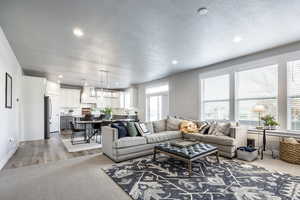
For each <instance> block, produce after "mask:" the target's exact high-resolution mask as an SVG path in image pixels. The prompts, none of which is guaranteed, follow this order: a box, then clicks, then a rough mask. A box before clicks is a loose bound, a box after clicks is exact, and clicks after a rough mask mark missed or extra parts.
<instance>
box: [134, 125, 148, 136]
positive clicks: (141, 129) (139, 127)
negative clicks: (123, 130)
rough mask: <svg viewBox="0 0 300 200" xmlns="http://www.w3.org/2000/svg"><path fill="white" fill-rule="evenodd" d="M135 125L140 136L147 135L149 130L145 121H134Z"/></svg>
mask: <svg viewBox="0 0 300 200" xmlns="http://www.w3.org/2000/svg"><path fill="white" fill-rule="evenodd" d="M134 124H135V127H136V128H137V130H138V132H139V133H140V135H141V136H145V135H149V134H151V132H150V131H149V130H148V128H147V126H146V124H145V123H142V122H135V123H134Z"/></svg>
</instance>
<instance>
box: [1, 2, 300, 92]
mask: <svg viewBox="0 0 300 200" xmlns="http://www.w3.org/2000/svg"><path fill="white" fill-rule="evenodd" d="M203 6H205V7H207V8H208V10H209V13H208V15H206V16H199V15H197V13H196V10H197V9H198V8H199V7H203ZM298 19H300V1H299V0H288V1H287V0H276V1H275V0H247V1H246V0H226V1H225V0H51V1H50V0H0V25H1V27H2V29H3V30H4V32H5V33H6V36H7V38H8V40H9V42H10V44H11V46H12V48H13V50H14V52H15V54H16V56H17V58H18V60H19V62H20V64H21V66H22V67H23V68H24V69H26V70H32V71H38V72H42V73H44V74H46V75H47V76H48V78H49V79H51V80H54V81H56V80H57V76H58V74H63V75H64V78H63V79H62V82H63V83H67V84H77V85H78V84H82V81H81V79H87V80H88V82H89V84H91V85H98V84H99V74H98V72H97V70H99V69H106V70H108V71H110V75H109V77H110V80H111V81H110V83H111V87H127V86H128V85H130V84H135V83H141V82H145V81H149V80H153V79H157V78H161V77H164V76H167V75H170V74H172V73H176V72H180V71H184V70H188V69H192V68H196V67H201V66H205V65H209V64H213V63H217V62H220V61H224V60H227V59H231V58H235V57H239V56H242V55H247V54H251V53H254V52H257V51H261V50H264V49H268V48H272V47H276V46H280V45H283V44H286V43H290V42H294V41H298V40H300V26H299V25H298ZM74 27H80V28H82V29H83V31H84V32H85V35H84V37H82V38H80V39H79V38H76V37H75V36H74V35H73V34H72V30H73V28H74ZM236 35H239V36H241V37H242V38H243V40H242V41H241V42H240V43H234V42H232V40H233V38H234V37H235V36H236ZM174 59H176V60H178V61H179V63H178V64H177V65H172V64H171V61H172V60H174Z"/></svg>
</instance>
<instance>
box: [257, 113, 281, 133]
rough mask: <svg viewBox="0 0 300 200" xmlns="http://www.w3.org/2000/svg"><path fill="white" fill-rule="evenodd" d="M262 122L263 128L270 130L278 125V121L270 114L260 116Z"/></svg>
mask: <svg viewBox="0 0 300 200" xmlns="http://www.w3.org/2000/svg"><path fill="white" fill-rule="evenodd" d="M261 120H262V121H263V122H264V125H265V128H266V129H270V130H275V129H276V127H277V126H278V125H279V124H278V122H276V121H275V118H274V117H273V116H272V115H266V116H264V117H262V118H261Z"/></svg>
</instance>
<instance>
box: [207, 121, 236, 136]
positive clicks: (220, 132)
mask: <svg viewBox="0 0 300 200" xmlns="http://www.w3.org/2000/svg"><path fill="white" fill-rule="evenodd" d="M230 127H231V123H218V122H215V123H213V124H212V125H211V126H210V129H209V132H208V134H209V135H217V136H229V135H230Z"/></svg>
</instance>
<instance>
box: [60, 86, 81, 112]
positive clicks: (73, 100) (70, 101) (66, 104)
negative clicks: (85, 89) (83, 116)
mask: <svg viewBox="0 0 300 200" xmlns="http://www.w3.org/2000/svg"><path fill="white" fill-rule="evenodd" d="M60 102H61V107H63V108H78V107H80V90H79V89H66V88H62V89H61V94H60Z"/></svg>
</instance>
